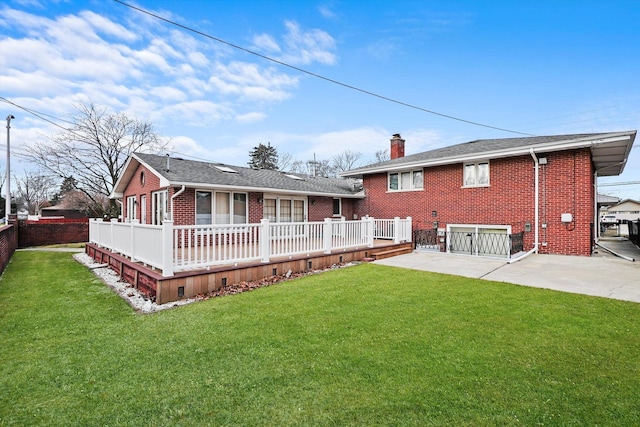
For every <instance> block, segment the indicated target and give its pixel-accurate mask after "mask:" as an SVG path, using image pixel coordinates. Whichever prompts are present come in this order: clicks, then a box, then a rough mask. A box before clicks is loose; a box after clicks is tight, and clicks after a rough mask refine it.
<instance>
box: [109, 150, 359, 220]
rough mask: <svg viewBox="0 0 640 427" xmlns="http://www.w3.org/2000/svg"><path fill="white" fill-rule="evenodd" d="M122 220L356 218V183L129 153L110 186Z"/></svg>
mask: <svg viewBox="0 0 640 427" xmlns="http://www.w3.org/2000/svg"><path fill="white" fill-rule="evenodd" d="M111 197H112V198H115V199H118V200H120V201H121V203H122V216H123V218H124V219H125V221H133V220H135V221H138V222H140V223H143V224H161V223H162V221H163V220H164V219H165V218H172V219H173V221H174V225H193V224H246V223H259V222H260V220H261V219H263V218H267V219H269V220H271V221H272V222H306V221H322V220H323V219H324V218H331V217H334V218H343V217H345V218H346V219H355V218H357V216H356V212H355V202H356V201H357V200H359V199H361V198H363V197H364V192H363V191H362V185H361V182H360V181H359V180H355V179H341V178H324V177H313V176H307V175H301V174H293V173H284V172H280V171H274V170H265V169H250V168H246V167H239V166H232V165H225V164H221V163H208V162H201V161H193V160H185V159H181V158H175V157H169V156H159V155H155V154H145V153H134V154H133V155H131V156H130V158H129V159H128V161H127V163H126V165H125V167H124V172H123V173H122V175H121V176H120V178H119V179H118V181H117V182H116V184H115V187H114V190H113V193H112V194H111Z"/></svg>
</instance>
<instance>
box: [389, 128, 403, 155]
mask: <svg viewBox="0 0 640 427" xmlns="http://www.w3.org/2000/svg"><path fill="white" fill-rule="evenodd" d="M390 152H391V160H393V159H399V158H401V157H404V139H402V138H401V137H400V134H399V133H396V134H394V135H393V138H391V150H390Z"/></svg>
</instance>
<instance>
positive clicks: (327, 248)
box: [322, 218, 333, 254]
mask: <svg viewBox="0 0 640 427" xmlns="http://www.w3.org/2000/svg"><path fill="white" fill-rule="evenodd" d="M332 235H333V224H332V221H331V218H325V219H324V225H323V230H322V249H324V253H325V254H330V253H331V238H332Z"/></svg>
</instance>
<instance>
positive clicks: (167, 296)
mask: <svg viewBox="0 0 640 427" xmlns="http://www.w3.org/2000/svg"><path fill="white" fill-rule="evenodd" d="M403 247H406V248H413V243H411V242H408V243H400V244H393V243H390V244H388V245H384V248H385V249H386V250H392V249H394V248H403ZM380 249H381V248H380V247H376V248H361V249H351V250H344V251H339V252H336V253H331V254H325V253H312V254H309V255H306V256H292V257H282V258H274V259H272V260H271V261H269V262H267V263H261V262H250V263H238V264H237V265H235V264H234V265H225V266H217V267H211V268H209V269H206V270H194V271H188V272H180V273H176V274H175V275H174V276H170V277H164V276H162V274H161V271H158V270H154V269H152V268H149V267H147V266H145V265H143V264H140V263H137V262H132V261H131V260H130V259H128V258H126V257H124V256H122V255H119V254H116V253H113V252H111V251H109V250H108V249H105V248H101V247H99V246H97V245H95V244H92V243H88V244H87V245H86V249H85V252H86V253H87V255H89V256H90V257H92V258H93V259H94V260H95V261H96V262H99V263H104V264H108V265H109V267H110V268H111V269H113V270H114V271H115V272H116V273H118V275H120V277H121V278H122V279H123V280H124V281H126V282H127V283H130V284H131V285H133V286H134V287H135V288H137V289H138V290H140V291H141V292H143V293H144V294H146V295H147V296H149V297H150V298H152V299H154V300H155V302H156V303H157V304H165V303H168V302H172V301H178V300H180V299H183V298H192V297H195V296H197V295H205V294H207V293H210V292H215V291H217V290H218V289H220V288H221V287H223V286H230V285H233V284H236V283H240V282H243V281H246V282H250V281H254V280H260V279H263V278H265V277H270V276H278V275H286V274H287V272H289V271H291V273H302V272H308V271H311V270H317V269H323V268H326V267H330V266H332V265H334V264H342V263H347V262H353V261H361V260H363V259H365V258H369V257H370V256H371V253H372V252H373V251H375V250H380Z"/></svg>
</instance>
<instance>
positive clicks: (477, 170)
mask: <svg viewBox="0 0 640 427" xmlns="http://www.w3.org/2000/svg"><path fill="white" fill-rule="evenodd" d="M482 165H486V170H487V174H486V182H480V178H481V177H482V175H481V166H482ZM469 167H473V182H472V183H468V180H467V178H468V175H467V171H468V170H469ZM490 186H491V165H490V162H489V160H478V161H475V162H465V163H463V164H462V188H478V187H490Z"/></svg>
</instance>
